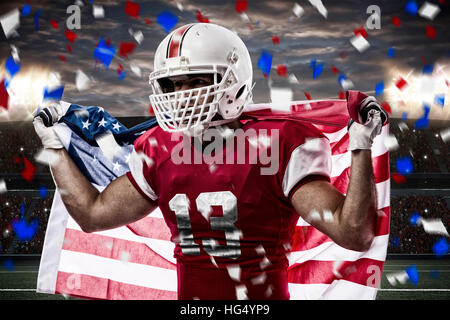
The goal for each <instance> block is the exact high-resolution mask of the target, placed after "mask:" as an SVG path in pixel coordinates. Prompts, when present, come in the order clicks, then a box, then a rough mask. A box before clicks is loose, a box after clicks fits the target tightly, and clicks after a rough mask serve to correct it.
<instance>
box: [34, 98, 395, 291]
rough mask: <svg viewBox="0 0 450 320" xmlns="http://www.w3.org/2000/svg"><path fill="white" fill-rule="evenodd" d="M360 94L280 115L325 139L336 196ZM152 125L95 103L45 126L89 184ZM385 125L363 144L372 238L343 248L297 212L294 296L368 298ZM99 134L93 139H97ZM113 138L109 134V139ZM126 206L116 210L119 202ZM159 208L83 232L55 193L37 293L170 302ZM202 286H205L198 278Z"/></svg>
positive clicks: (374, 275)
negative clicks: (373, 201)
mask: <svg viewBox="0 0 450 320" xmlns="http://www.w3.org/2000/svg"><path fill="white" fill-rule="evenodd" d="M364 97H366V95H364V94H362V93H360V92H356V91H349V92H348V95H347V100H315V101H312V100H308V101H299V102H291V103H290V104H289V105H288V106H287V107H288V110H286V111H289V112H287V113H283V115H282V117H287V118H295V119H298V120H299V121H309V122H311V123H313V124H314V125H315V126H316V127H318V128H319V129H320V130H321V131H322V132H323V133H324V134H325V135H326V136H327V137H328V138H329V141H330V144H331V149H332V174H331V182H332V184H333V185H334V186H335V187H336V188H337V189H338V190H339V191H340V192H341V193H343V194H345V193H346V190H347V185H348V181H349V175H350V163H351V162H350V161H351V154H350V152H348V151H347V146H348V133H347V123H348V120H349V114H352V113H354V112H355V110H356V109H357V108H358V106H359V102H360V101H361V99H362V98H364ZM267 111H273V110H270V106H269V105H268V104H263V105H251V106H249V107H248V108H247V109H246V112H245V113H244V115H243V116H244V118H245V116H246V115H250V116H254V115H258V117H260V118H261V117H264V115H265V114H269V113H268V112H267ZM155 125H157V123H156V121H155V120H154V119H151V120H149V121H146V122H144V123H142V124H140V125H138V126H136V127H133V128H131V129H127V128H126V127H125V126H124V125H123V124H121V123H120V122H118V121H117V120H116V119H115V118H114V117H112V116H111V115H109V114H108V113H107V112H106V111H105V110H104V109H103V108H100V107H82V106H78V105H75V104H72V105H71V106H70V108H69V109H68V111H67V112H66V115H65V116H64V117H63V118H62V119H61V121H60V123H58V124H57V125H55V131H56V132H57V134H58V136H59V137H60V139H61V141H62V142H63V144H64V147H65V148H66V150H67V151H68V152H69V154H70V155H71V157H72V159H73V160H74V161H75V163H76V164H77V166H78V167H79V168H80V170H81V171H82V172H83V173H84V174H85V176H86V177H87V178H88V179H89V181H90V182H91V183H92V184H93V185H94V186H96V187H97V188H98V189H99V190H102V189H103V188H105V187H106V185H108V183H109V182H110V181H112V180H114V179H115V178H117V177H119V176H121V175H123V174H124V173H126V172H127V171H128V163H127V160H128V157H129V155H130V153H131V151H132V148H133V141H134V140H135V139H136V138H137V137H139V135H140V134H142V133H144V132H145V131H146V130H148V129H150V128H152V127H153V126H155ZM388 130H389V126H388V124H385V125H384V127H383V130H382V134H381V135H379V136H377V137H376V138H375V140H374V143H373V146H372V164H373V169H374V177H375V182H376V190H377V195H378V199H377V203H378V211H377V224H376V236H375V239H374V241H373V242H372V245H371V247H370V249H369V250H368V251H366V252H357V251H352V250H348V249H344V248H342V247H340V246H338V245H337V244H336V243H334V242H333V241H332V240H331V239H329V238H328V237H327V236H326V235H324V234H323V233H321V232H319V231H318V230H317V229H315V228H314V227H312V226H310V225H309V224H308V223H307V222H306V221H304V220H303V219H301V218H300V219H299V221H298V223H297V226H296V230H295V234H294V237H293V240H292V243H291V252H290V254H289V255H288V258H289V269H288V281H289V292H290V296H291V299H292V300H298V299H333V300H335V299H367V300H370V299H375V298H376V294H377V290H378V288H379V285H380V282H381V276H382V272H383V267H384V262H385V259H386V253H387V247H388V238H389V216H390V204H389V200H390V182H389V153H388V150H387V148H386V146H385V145H384V138H385V137H387V136H388V134H389V132H388ZM99 137H101V138H102V139H100V138H99ZM111 137H114V139H111ZM124 210H126V208H124ZM169 239H170V232H169V229H168V227H167V226H166V224H165V222H164V219H163V216H162V214H161V212H160V211H159V210H158V209H157V210H155V211H154V212H152V213H151V214H149V215H148V216H146V217H145V218H143V219H141V220H139V221H137V222H135V223H132V224H130V225H127V226H123V227H120V228H116V229H111V230H106V231H102V232H94V233H89V234H87V233H84V232H82V231H81V228H80V227H79V226H78V224H77V223H76V222H75V221H74V220H73V219H72V218H71V217H70V215H69V214H68V212H67V210H66V209H65V207H64V204H63V203H62V200H61V197H60V191H59V190H56V191H55V195H54V199H53V204H52V208H51V213H50V217H49V220H48V226H47V231H46V237H45V242H44V247H43V251H42V256H41V262H40V267H39V275H38V283H37V289H36V291H37V292H40V293H50V294H64V295H69V296H76V297H83V298H87V299H133V300H138V299H163V300H175V299H177V293H176V290H177V275H176V261H175V259H174V257H173V249H174V244H173V243H172V242H170V240H169ZM206 285H207V284H206Z"/></svg>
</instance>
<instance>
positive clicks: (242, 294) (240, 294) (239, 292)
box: [236, 284, 248, 300]
mask: <svg viewBox="0 0 450 320" xmlns="http://www.w3.org/2000/svg"><path fill="white" fill-rule="evenodd" d="M236 297H237V299H238V300H248V297H247V287H246V286H245V285H244V284H241V285H238V286H236Z"/></svg>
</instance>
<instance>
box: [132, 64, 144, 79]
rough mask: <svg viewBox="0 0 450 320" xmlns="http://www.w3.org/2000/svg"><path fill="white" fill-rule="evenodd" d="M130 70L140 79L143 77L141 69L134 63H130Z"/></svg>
mask: <svg viewBox="0 0 450 320" xmlns="http://www.w3.org/2000/svg"><path fill="white" fill-rule="evenodd" d="M130 69H131V71H132V72H133V73H134V74H135V75H137V76H138V77H139V78H140V77H141V75H142V72H141V68H139V67H138V66H137V65H135V64H134V63H130Z"/></svg>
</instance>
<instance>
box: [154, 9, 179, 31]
mask: <svg viewBox="0 0 450 320" xmlns="http://www.w3.org/2000/svg"><path fill="white" fill-rule="evenodd" d="M156 22H157V23H158V24H159V25H160V26H161V28H163V29H164V31H166V33H169V32H170V30H171V29H172V28H173V27H175V25H176V24H177V23H178V17H177V16H176V15H174V14H173V13H172V12H170V11H163V12H161V13H160V14H158V17H157V18H156Z"/></svg>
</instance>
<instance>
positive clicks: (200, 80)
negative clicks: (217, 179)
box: [159, 74, 220, 116]
mask: <svg viewBox="0 0 450 320" xmlns="http://www.w3.org/2000/svg"><path fill="white" fill-rule="evenodd" d="M218 82H220V78H219V79H218ZM159 84H160V86H161V88H162V90H163V92H164V93H169V92H177V91H184V90H191V89H197V88H201V87H207V86H210V85H213V84H214V75H213V74H193V75H181V76H175V77H169V78H164V79H160V80H159ZM202 93H204V92H202ZM197 94H198V92H197V91H194V92H193V93H192V97H196V96H197ZM188 95H189V94H188V93H186V95H185V96H186V97H187V96H188ZM213 99H214V96H213V95H209V97H208V100H207V101H206V103H210V102H212V101H213ZM203 100H204V98H203V97H202V98H200V99H199V100H198V102H197V106H201V105H202V104H203ZM194 103H195V99H191V101H190V102H189V105H188V106H190V107H192V106H193V105H194ZM198 113H200V109H199V108H197V110H196V111H195V114H198ZM186 116H190V114H189V112H188V113H187V114H186Z"/></svg>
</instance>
